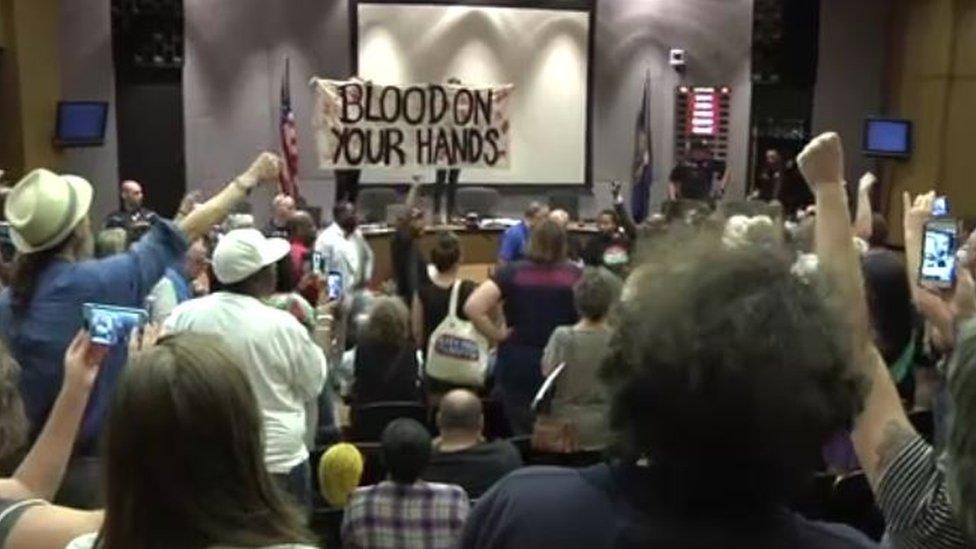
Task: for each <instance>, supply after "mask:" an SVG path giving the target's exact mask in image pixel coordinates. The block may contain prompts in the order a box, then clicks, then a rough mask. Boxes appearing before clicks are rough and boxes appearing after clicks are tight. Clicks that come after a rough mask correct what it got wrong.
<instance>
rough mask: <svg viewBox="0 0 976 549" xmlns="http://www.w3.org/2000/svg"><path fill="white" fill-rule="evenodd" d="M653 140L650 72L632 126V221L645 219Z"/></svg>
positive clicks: (648, 204) (650, 180) (646, 76)
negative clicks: (635, 120) (633, 125)
mask: <svg viewBox="0 0 976 549" xmlns="http://www.w3.org/2000/svg"><path fill="white" fill-rule="evenodd" d="M653 149H654V141H653V140H652V138H651V74H650V71H648V72H647V73H646V75H645V76H644V95H643V96H642V97H641V105H640V110H639V111H638V113H637V124H636V125H635V128H634V164H633V170H632V171H631V177H633V184H632V185H631V193H630V211H631V212H632V213H633V215H634V222H635V223H641V222H642V221H644V220H645V219H647V215H648V213H649V211H648V210H649V209H650V202H651V183H652V182H653V181H654V178H653V174H652V169H651V168H652V165H653V162H654V151H653Z"/></svg>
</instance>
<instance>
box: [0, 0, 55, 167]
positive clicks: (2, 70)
mask: <svg viewBox="0 0 976 549" xmlns="http://www.w3.org/2000/svg"><path fill="white" fill-rule="evenodd" d="M60 6H61V1H60V0H0V14H2V15H0V25H3V27H4V33H3V34H4V40H5V46H4V52H3V60H2V62H0V169H6V170H8V171H9V172H10V173H9V174H8V175H7V177H8V178H10V179H16V178H17V177H19V176H20V175H21V174H22V173H23V172H25V171H28V170H30V169H32V168H36V167H42V166H43V167H47V168H52V169H55V170H57V169H58V168H59V167H60V159H61V154H60V151H59V150H58V149H56V148H55V147H54V146H53V145H52V138H53V137H54V125H55V118H56V114H57V102H58V100H59V99H60V97H61V77H60V72H59V62H58V60H59V57H60V52H59V46H60V39H59V35H58V30H59V29H58V23H59V10H60Z"/></svg>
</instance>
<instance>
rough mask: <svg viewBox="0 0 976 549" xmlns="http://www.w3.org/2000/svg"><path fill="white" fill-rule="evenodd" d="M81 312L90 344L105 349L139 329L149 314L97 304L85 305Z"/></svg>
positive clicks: (143, 311) (138, 310)
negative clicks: (102, 346) (104, 347)
mask: <svg viewBox="0 0 976 549" xmlns="http://www.w3.org/2000/svg"><path fill="white" fill-rule="evenodd" d="M82 312H83V314H84V317H85V327H86V328H87V329H88V333H89V335H90V336H91V340H92V343H95V344H97V345H104V346H106V347H112V346H115V345H117V344H119V343H121V342H123V341H125V338H126V337H127V336H128V335H129V333H130V332H131V331H132V330H133V329H134V328H141V327H142V326H144V325H145V324H146V322H147V321H148V320H149V313H147V312H146V311H145V310H143V309H134V308H130V307H116V306H114V305H100V304H98V303H85V304H84V305H83V306H82Z"/></svg>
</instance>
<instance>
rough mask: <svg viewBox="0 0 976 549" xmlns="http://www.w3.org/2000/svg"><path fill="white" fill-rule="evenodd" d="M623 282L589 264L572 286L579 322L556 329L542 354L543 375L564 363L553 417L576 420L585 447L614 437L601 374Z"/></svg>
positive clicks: (601, 444)
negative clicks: (611, 314) (611, 435)
mask: <svg viewBox="0 0 976 549" xmlns="http://www.w3.org/2000/svg"><path fill="white" fill-rule="evenodd" d="M620 290H621V282H620V279H619V278H617V277H616V276H615V275H614V274H613V273H611V272H610V271H608V270H606V269H603V268H592V267H590V268H588V269H586V270H585V271H583V277H582V278H580V279H579V281H578V282H577V283H576V285H575V286H573V300H574V302H575V304H576V311H577V312H578V313H579V315H580V321H579V322H577V323H576V324H574V325H572V326H560V327H558V328H556V330H555V331H554V332H553V333H552V336H551V337H550V338H549V343H548V344H547V345H546V350H545V353H544V354H543V356H542V375H544V376H548V375H549V374H550V373H552V371H553V370H555V369H556V367H558V366H559V365H560V364H565V366H564V369H563V372H562V373H561V374H560V375H559V377H557V378H556V384H555V394H554V397H553V399H552V409H551V412H550V414H549V415H550V416H552V417H554V418H557V419H564V420H568V421H570V422H572V424H573V425H575V427H576V432H577V434H578V437H579V440H578V445H579V448H580V450H584V451H598V450H603V449H604V448H606V447H607V444H608V443H609V441H610V436H609V431H608V430H609V425H608V423H607V418H608V417H609V415H610V399H609V397H608V396H607V391H606V389H605V388H604V386H603V384H602V383H601V382H600V380H599V376H598V375H597V373H598V371H599V369H600V367H601V366H602V365H603V361H604V359H605V358H606V357H607V356H608V354H609V350H610V336H611V335H612V332H611V330H610V325H609V323H608V317H609V316H610V311H611V308H613V307H614V306H615V305H616V304H617V301H618V300H619V299H620Z"/></svg>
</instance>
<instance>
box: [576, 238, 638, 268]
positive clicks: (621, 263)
mask: <svg viewBox="0 0 976 549" xmlns="http://www.w3.org/2000/svg"><path fill="white" fill-rule="evenodd" d="M583 262H584V263H586V264H587V265H590V266H594V267H606V268H607V269H610V270H611V271H613V272H614V273H617V274H622V273H623V272H624V271H625V270H626V269H627V265H628V264H629V262H630V239H629V238H627V236H626V235H623V234H615V235H608V234H603V233H600V234H595V235H593V236H591V237H590V239H589V240H588V241H587V242H586V248H584V249H583Z"/></svg>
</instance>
